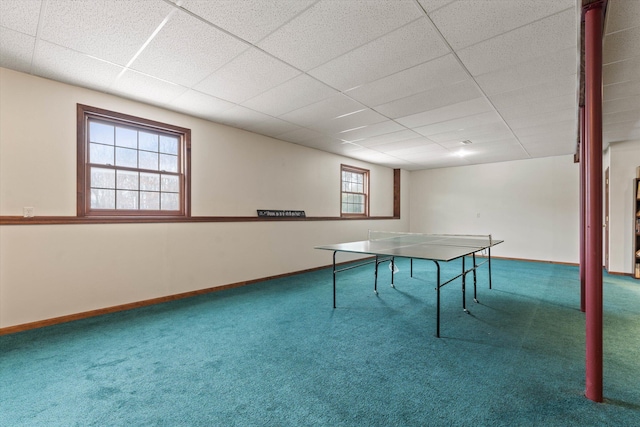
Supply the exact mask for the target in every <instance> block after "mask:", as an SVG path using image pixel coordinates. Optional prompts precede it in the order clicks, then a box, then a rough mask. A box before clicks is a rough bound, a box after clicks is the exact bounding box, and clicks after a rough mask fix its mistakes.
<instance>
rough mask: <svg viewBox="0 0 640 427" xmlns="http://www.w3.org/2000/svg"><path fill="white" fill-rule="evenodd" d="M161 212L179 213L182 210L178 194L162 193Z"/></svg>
mask: <svg viewBox="0 0 640 427" xmlns="http://www.w3.org/2000/svg"><path fill="white" fill-rule="evenodd" d="M161 197H162V198H161V200H160V201H161V210H163V211H177V210H180V197H179V195H178V194H176V193H162V195H161Z"/></svg>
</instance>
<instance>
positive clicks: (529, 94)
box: [489, 74, 578, 111]
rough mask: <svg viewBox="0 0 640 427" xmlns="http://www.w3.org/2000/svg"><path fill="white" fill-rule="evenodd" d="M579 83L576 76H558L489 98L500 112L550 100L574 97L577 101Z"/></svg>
mask: <svg viewBox="0 0 640 427" xmlns="http://www.w3.org/2000/svg"><path fill="white" fill-rule="evenodd" d="M577 92H578V82H577V81H576V75H575V74H566V75H561V76H557V77H555V78H552V79H550V80H546V81H543V82H541V83H539V84H536V85H532V86H526V87H520V88H517V89H514V90H511V91H508V92H502V93H497V94H493V95H491V96H489V99H490V100H491V103H492V104H493V105H494V106H495V107H496V108H497V109H498V110H500V111H502V110H507V109H510V108H514V107H518V106H521V105H523V104H528V103H530V102H544V101H545V100H546V99H548V98H553V97H557V96H561V95H573V97H574V98H575V99H577V95H576V94H577Z"/></svg>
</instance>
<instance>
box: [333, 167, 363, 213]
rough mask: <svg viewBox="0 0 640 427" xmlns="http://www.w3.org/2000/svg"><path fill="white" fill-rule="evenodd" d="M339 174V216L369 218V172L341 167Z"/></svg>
mask: <svg viewBox="0 0 640 427" xmlns="http://www.w3.org/2000/svg"><path fill="white" fill-rule="evenodd" d="M341 172H342V178H341V192H340V200H341V215H342V216H369V171H368V170H366V169H360V168H356V167H354V166H347V165H342V167H341Z"/></svg>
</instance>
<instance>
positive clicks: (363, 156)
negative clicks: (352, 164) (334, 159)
mask: <svg viewBox="0 0 640 427" xmlns="http://www.w3.org/2000/svg"><path fill="white" fill-rule="evenodd" d="M349 156H350V157H353V158H354V159H358V160H362V161H364V162H370V163H378V164H380V163H387V162H397V161H398V160H399V159H397V158H394V157H393V156H389V155H388V154H385V153H380V152H378V151H375V150H370V149H368V148H363V149H361V150H357V151H353V152H350V153H349Z"/></svg>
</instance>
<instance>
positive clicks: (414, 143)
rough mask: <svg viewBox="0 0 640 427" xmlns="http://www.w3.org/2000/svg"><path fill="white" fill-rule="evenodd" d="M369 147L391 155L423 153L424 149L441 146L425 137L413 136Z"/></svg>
mask: <svg viewBox="0 0 640 427" xmlns="http://www.w3.org/2000/svg"><path fill="white" fill-rule="evenodd" d="M370 148H373V149H374V150H376V151H380V152H382V153H387V154H390V155H392V156H395V155H397V156H406V155H409V154H413V153H424V152H425V151H433V150H439V149H440V148H441V147H440V146H439V145H438V144H436V143H434V142H432V141H430V140H429V139H427V138H413V139H407V140H405V141H396V142H389V143H386V144H379V145H376V146H374V147H370Z"/></svg>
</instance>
